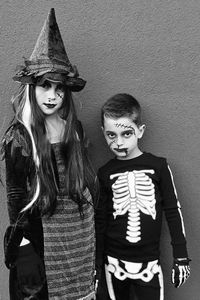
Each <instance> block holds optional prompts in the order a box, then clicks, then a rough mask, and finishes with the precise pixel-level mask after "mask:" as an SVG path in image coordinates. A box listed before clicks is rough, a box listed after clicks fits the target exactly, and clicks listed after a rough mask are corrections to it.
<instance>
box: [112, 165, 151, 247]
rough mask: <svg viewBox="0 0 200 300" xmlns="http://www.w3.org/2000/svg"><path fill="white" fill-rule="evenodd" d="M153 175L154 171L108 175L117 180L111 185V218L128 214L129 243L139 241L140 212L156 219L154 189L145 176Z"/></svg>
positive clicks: (127, 236) (149, 179) (148, 178)
mask: <svg viewBox="0 0 200 300" xmlns="http://www.w3.org/2000/svg"><path fill="white" fill-rule="evenodd" d="M148 173H150V174H154V170H151V169H149V170H140V171H136V170H134V171H132V172H128V171H127V172H124V173H117V174H112V175H110V179H111V180H112V179H114V178H116V177H118V178H117V180H116V181H115V182H114V184H113V185H112V191H113V208H114V210H115V211H114V213H113V216H114V218H116V217H117V216H118V215H124V214H126V213H128V221H127V232H126V239H127V240H128V241H129V242H130V243H137V242H138V241H140V240H141V224H140V211H141V212H142V213H144V214H146V215H150V216H151V217H152V218H153V220H155V218H156V209H155V203H156V200H155V188H154V184H153V183H152V179H151V178H150V177H149V176H148V175H147V174H148Z"/></svg>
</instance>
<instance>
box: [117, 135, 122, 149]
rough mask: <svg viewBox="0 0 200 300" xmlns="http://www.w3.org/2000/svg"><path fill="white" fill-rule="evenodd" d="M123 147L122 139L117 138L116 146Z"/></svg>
mask: <svg viewBox="0 0 200 300" xmlns="http://www.w3.org/2000/svg"><path fill="white" fill-rule="evenodd" d="M122 145H123V141H122V138H121V137H118V138H117V146H118V147H120V146H122Z"/></svg>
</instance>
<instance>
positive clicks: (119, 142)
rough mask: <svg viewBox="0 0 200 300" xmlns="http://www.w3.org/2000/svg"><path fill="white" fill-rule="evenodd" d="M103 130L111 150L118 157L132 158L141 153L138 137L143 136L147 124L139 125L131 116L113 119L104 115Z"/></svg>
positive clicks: (123, 158) (122, 158)
mask: <svg viewBox="0 0 200 300" xmlns="http://www.w3.org/2000/svg"><path fill="white" fill-rule="evenodd" d="M102 130H103V133H104V136H105V139H106V142H107V144H108V146H109V148H110V150H111V151H112V152H113V153H114V154H115V155H116V156H117V158H118V159H121V160H126V159H132V158H134V157H137V156H138V155H139V154H141V151H140V150H139V148H138V139H140V138H141V137H142V136H143V133H144V130H145V125H141V126H139V127H138V126H137V125H136V124H135V123H134V122H133V121H132V119H131V118H129V117H121V118H119V119H112V118H109V117H105V116H104V127H103V128H102Z"/></svg>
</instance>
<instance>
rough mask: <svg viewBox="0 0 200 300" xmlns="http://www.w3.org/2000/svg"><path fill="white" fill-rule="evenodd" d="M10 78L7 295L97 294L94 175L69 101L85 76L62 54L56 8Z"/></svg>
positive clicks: (43, 299)
mask: <svg viewBox="0 0 200 300" xmlns="http://www.w3.org/2000/svg"><path fill="white" fill-rule="evenodd" d="M14 80H16V81H19V82H21V88H20V91H19V93H18V95H17V96H15V97H14V98H13V99H12V103H13V107H14V112H15V119H14V121H13V122H12V124H11V126H10V127H9V128H8V130H7V131H6V133H5V135H4V137H3V140H2V148H1V150H2V155H3V158H4V159H5V164H6V187H7V204H8V213H9V219H10V225H9V227H8V228H7V230H6V233H5V238H4V250H5V263H6V266H7V267H8V268H9V269H10V299H11V300H22V299H40V300H47V299H49V300H53V299H57V300H62V299H65V300H66V299H67V300H81V299H84V300H90V299H95V292H94V271H95V270H94V265H95V264H94V253H95V251H94V248H95V236H94V199H95V192H96V188H95V186H96V176H95V174H94V172H93V169H92V167H91V165H90V163H89V160H88V158H87V153H86V150H85V146H84V145H85V143H84V133H83V129H82V126H81V123H80V122H79V121H78V120H77V117H76V112H75V108H74V104H73V100H72V91H73V92H78V91H80V90H82V89H83V88H84V86H85V81H84V80H83V79H81V78H80V77H79V75H78V72H77V69H76V67H74V66H72V65H71V63H70V61H69V59H68V57H67V54H66V51H65V47H64V44H63V41H62V38H61V35H60V31H59V28H58V25H57V23H56V18H55V12H54V9H51V10H50V13H49V15H48V17H47V19H46V21H45V23H44V26H43V28H42V31H41V33H40V35H39V38H38V40H37V43H36V46H35V49H34V51H33V53H32V55H31V57H30V59H29V60H26V61H25V67H21V68H19V70H18V72H17V74H16V76H15V77H14Z"/></svg>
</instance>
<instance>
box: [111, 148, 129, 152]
mask: <svg viewBox="0 0 200 300" xmlns="http://www.w3.org/2000/svg"><path fill="white" fill-rule="evenodd" d="M114 150H115V151H117V152H127V148H122V149H118V148H114Z"/></svg>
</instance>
